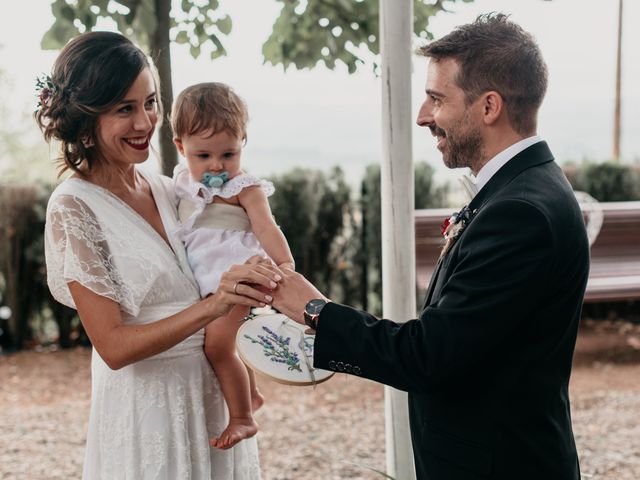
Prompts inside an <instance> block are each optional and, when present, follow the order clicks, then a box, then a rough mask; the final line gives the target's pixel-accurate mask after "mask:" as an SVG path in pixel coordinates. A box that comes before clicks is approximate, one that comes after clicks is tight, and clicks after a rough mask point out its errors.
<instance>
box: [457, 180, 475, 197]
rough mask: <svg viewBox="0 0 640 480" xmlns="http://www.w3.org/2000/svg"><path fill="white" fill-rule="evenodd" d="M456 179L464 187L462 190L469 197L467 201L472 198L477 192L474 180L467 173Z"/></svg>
mask: <svg viewBox="0 0 640 480" xmlns="http://www.w3.org/2000/svg"><path fill="white" fill-rule="evenodd" d="M458 180H460V183H461V184H462V186H463V187H464V191H465V192H466V194H467V196H468V197H469V201H471V200H473V197H475V196H476V193H478V186H477V185H476V182H475V180H474V179H473V178H471V176H469V175H467V174H464V175H462V176H461V177H460V178H458Z"/></svg>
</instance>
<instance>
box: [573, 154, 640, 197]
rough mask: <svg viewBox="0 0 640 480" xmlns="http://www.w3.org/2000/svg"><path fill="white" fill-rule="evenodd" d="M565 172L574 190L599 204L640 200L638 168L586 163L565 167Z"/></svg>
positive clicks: (609, 163)
mask: <svg viewBox="0 0 640 480" xmlns="http://www.w3.org/2000/svg"><path fill="white" fill-rule="evenodd" d="M564 171H565V174H566V175H567V178H568V179H569V182H570V183H571V185H572V187H573V189H574V190H578V191H583V192H586V193H588V194H589V195H591V196H592V197H593V198H595V199H596V200H598V201H599V202H624V201H631V200H640V173H639V170H638V168H637V167H634V166H630V165H623V164H619V163H613V162H603V163H591V162H586V163H583V164H582V165H568V166H565V168H564Z"/></svg>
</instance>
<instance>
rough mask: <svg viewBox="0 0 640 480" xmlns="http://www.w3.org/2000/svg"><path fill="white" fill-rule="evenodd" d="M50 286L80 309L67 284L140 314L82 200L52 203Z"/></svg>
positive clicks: (63, 197)
mask: <svg viewBox="0 0 640 480" xmlns="http://www.w3.org/2000/svg"><path fill="white" fill-rule="evenodd" d="M45 256H46V263H47V283H48V285H49V289H50V290H51V293H52V295H53V297H54V298H55V299H56V300H58V301H59V302H60V303H63V304H64V305H67V306H69V307H72V308H76V306H75V303H74V301H73V298H72V297H71V294H70V292H69V288H68V286H67V284H68V283H69V282H73V281H75V282H78V283H80V284H81V285H83V286H84V287H86V288H88V289H89V290H91V291H93V292H95V293H96V294H98V295H100V296H103V297H107V298H110V299H111V300H114V301H116V302H117V303H119V304H120V306H121V308H123V309H124V310H127V311H130V312H132V313H133V312H134V311H135V310H137V308H135V306H134V305H133V303H132V299H131V298H128V297H130V295H127V294H126V290H127V289H126V288H123V287H122V285H123V282H122V281H121V279H120V278H119V274H118V270H117V269H116V268H115V266H114V262H113V256H112V255H111V252H110V249H109V244H108V242H107V238H106V235H105V233H104V232H103V229H102V228H101V226H100V223H99V222H98V220H97V218H96V216H95V214H94V213H93V211H92V210H91V209H90V208H89V207H88V206H87V205H86V203H84V202H83V201H82V200H81V199H79V198H77V197H75V196H71V195H59V196H56V197H55V198H54V197H52V199H51V200H50V201H49V205H48V208H47V220H46V225H45Z"/></svg>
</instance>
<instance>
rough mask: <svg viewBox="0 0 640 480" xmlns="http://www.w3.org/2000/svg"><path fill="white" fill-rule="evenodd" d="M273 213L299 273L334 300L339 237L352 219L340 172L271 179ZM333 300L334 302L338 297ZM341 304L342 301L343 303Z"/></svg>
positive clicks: (305, 172) (341, 262)
mask: <svg viewBox="0 0 640 480" xmlns="http://www.w3.org/2000/svg"><path fill="white" fill-rule="evenodd" d="M272 180H273V182H274V184H275V186H276V192H275V193H274V195H273V196H272V197H271V198H270V204H271V208H272V210H273V213H274V216H275V218H276V221H277V223H278V225H280V228H282V232H283V233H284V235H285V237H286V238H287V240H288V242H289V246H290V248H291V252H292V253H293V257H294V259H295V261H296V270H297V271H299V272H301V273H302V274H303V275H304V276H305V277H307V278H308V279H309V280H310V281H311V282H312V283H314V284H316V285H317V286H318V288H319V289H320V290H322V291H323V292H326V294H327V295H329V296H332V297H334V298H336V299H338V300H340V299H341V298H340V297H343V292H340V291H338V290H339V289H340V288H339V287H340V285H341V282H340V281H339V280H338V277H337V273H336V269H335V268H334V266H335V265H338V266H340V265H344V263H345V258H344V249H343V243H344V239H343V232H344V228H345V224H346V222H345V218H348V217H349V215H350V205H349V202H350V192H349V187H348V186H347V184H346V182H345V180H344V174H343V172H342V170H341V169H340V168H339V167H335V168H334V169H332V170H331V171H330V172H328V173H324V172H321V171H317V170H308V169H300V168H296V169H294V170H292V171H290V172H288V173H285V174H283V175H281V176H277V177H274V178H273V179H272ZM336 296H337V297H336ZM342 299H344V298H342Z"/></svg>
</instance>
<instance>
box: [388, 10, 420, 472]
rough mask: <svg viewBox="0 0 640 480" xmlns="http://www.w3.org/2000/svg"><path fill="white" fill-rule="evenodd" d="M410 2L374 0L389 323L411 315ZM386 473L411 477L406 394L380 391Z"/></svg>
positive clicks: (413, 307)
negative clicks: (377, 3) (379, 61)
mask: <svg viewBox="0 0 640 480" xmlns="http://www.w3.org/2000/svg"><path fill="white" fill-rule="evenodd" d="M412 32H413V4H412V0H380V52H381V55H382V122H383V124H382V149H383V156H382V167H381V182H382V185H381V193H382V301H383V315H384V317H385V318H390V319H393V320H395V321H405V320H408V319H410V318H415V316H416V293H415V291H416V281H415V278H416V273H415V272H416V270H415V265H416V263H415V225H414V219H413V211H414V193H413V190H414V183H413V182H414V181H413V159H412V146H411V121H412V118H411V37H412ZM385 427H386V452H387V473H388V474H389V475H391V476H392V477H394V478H395V479H396V480H412V479H414V478H415V467H414V464H413V451H412V449H411V435H410V432H409V414H408V406H407V394H406V393H404V392H400V391H398V390H395V389H393V388H391V387H385Z"/></svg>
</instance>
